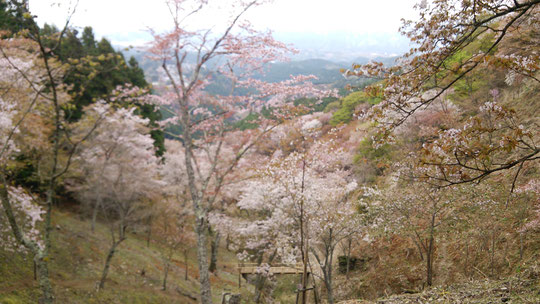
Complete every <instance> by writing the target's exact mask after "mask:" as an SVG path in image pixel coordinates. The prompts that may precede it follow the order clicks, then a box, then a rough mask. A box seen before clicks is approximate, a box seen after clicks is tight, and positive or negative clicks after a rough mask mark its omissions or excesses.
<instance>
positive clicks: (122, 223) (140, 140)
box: [70, 102, 163, 289]
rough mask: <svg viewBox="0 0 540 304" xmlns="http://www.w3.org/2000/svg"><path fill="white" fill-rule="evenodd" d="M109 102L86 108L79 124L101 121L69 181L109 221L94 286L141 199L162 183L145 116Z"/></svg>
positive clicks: (136, 217) (139, 211)
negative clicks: (76, 173) (102, 262)
mask: <svg viewBox="0 0 540 304" xmlns="http://www.w3.org/2000/svg"><path fill="white" fill-rule="evenodd" d="M111 108H112V106H111V105H108V104H105V103H103V102H101V103H95V104H93V105H92V106H90V108H88V109H87V110H86V112H87V114H86V116H88V117H87V118H86V119H83V120H82V122H81V123H82V124H85V123H88V121H90V122H92V121H94V120H99V119H101V120H102V121H101V123H100V125H99V127H97V128H96V130H95V131H94V132H93V134H92V135H91V136H90V137H89V138H88V139H87V140H86V142H85V143H84V144H82V145H81V147H80V153H79V154H78V155H77V157H76V161H77V162H78V163H79V168H80V170H81V171H80V174H81V175H82V176H83V179H82V180H81V181H80V182H79V183H77V184H75V185H72V186H71V187H70V188H71V190H72V191H74V192H75V193H76V195H77V196H79V198H80V199H81V200H82V201H85V200H86V201H91V202H94V205H95V208H99V209H101V210H102V214H103V215H104V216H105V218H106V221H107V223H108V224H109V226H110V232H111V247H110V249H109V251H108V254H107V258H106V260H105V266H104V269H103V273H102V276H101V280H100V282H99V289H102V288H104V286H105V280H106V278H107V274H108V271H109V267H110V262H111V260H112V258H113V255H114V253H115V251H116V249H117V247H118V246H119V245H120V244H121V243H122V242H123V241H124V240H125V239H126V237H127V235H126V231H127V229H128V228H129V227H130V226H132V225H133V224H134V223H136V222H138V221H141V220H142V219H143V218H144V217H145V216H147V212H143V211H144V209H148V206H147V205H145V203H146V202H147V201H148V200H151V199H152V198H153V197H155V196H156V195H158V194H159V193H160V189H159V188H160V187H161V186H163V183H162V182H161V181H160V180H159V176H158V172H159V170H158V169H159V159H158V158H157V157H156V156H155V150H154V146H153V140H152V138H151V136H150V135H149V131H148V130H147V128H146V127H145V125H147V120H146V119H142V118H140V117H139V116H137V115H135V114H134V111H135V108H131V109H127V108H119V109H116V110H113V109H111ZM107 113H109V114H108V115H106V116H105V114H107ZM104 116H105V117H104ZM102 117H104V118H102Z"/></svg>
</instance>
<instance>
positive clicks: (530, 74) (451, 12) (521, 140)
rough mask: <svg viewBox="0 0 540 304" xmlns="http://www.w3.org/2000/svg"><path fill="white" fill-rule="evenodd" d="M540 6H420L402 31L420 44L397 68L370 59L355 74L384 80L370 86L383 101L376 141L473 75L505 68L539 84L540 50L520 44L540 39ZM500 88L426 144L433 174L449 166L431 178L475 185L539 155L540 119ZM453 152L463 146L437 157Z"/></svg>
mask: <svg viewBox="0 0 540 304" xmlns="http://www.w3.org/2000/svg"><path fill="white" fill-rule="evenodd" d="M539 4H540V2H539V1H537V0H528V1H500V0H482V1H469V0H454V1H446V0H435V1H421V2H420V3H419V4H417V5H416V8H417V10H418V12H419V18H418V20H417V21H414V22H412V21H407V22H404V25H403V27H402V28H401V31H402V33H403V34H405V35H407V36H408V37H409V38H410V39H411V41H412V42H413V43H414V47H413V48H412V49H411V50H410V51H409V52H408V53H407V54H405V55H404V56H403V57H402V58H401V61H400V63H399V64H398V65H396V66H394V67H391V68H386V67H384V66H383V65H382V64H380V63H370V64H368V65H364V66H361V65H355V66H353V69H352V70H351V71H348V73H349V74H354V75H368V76H373V77H378V78H381V79H384V80H385V81H384V83H377V84H375V85H373V86H370V87H369V88H368V89H367V91H368V92H369V93H371V94H374V95H377V96H380V97H381V98H382V99H383V101H382V102H381V103H380V104H378V105H376V106H375V107H373V108H372V109H371V110H370V112H369V114H368V117H369V118H371V119H373V120H375V121H377V122H378V126H377V128H378V130H379V135H382V136H379V137H377V138H378V139H384V140H387V139H391V138H392V131H393V130H394V129H395V128H396V127H398V126H399V125H401V124H403V123H404V122H405V121H406V120H408V119H410V118H411V116H412V115H413V114H414V113H415V112H418V111H420V110H422V109H425V108H426V107H428V106H431V105H432V104H433V103H434V102H435V101H437V100H440V99H444V98H446V95H447V94H448V93H451V92H453V91H454V90H456V89H459V85H460V83H461V82H463V81H465V82H470V79H469V78H471V77H474V73H478V72H483V73H493V72H494V71H502V72H504V73H506V77H505V78H506V79H505V81H506V83H507V84H509V85H511V84H513V83H514V82H515V81H516V79H517V78H516V77H517V76H519V77H518V78H522V79H526V80H527V81H528V83H529V84H530V85H533V86H537V85H538V83H539V80H538V76H537V71H538V66H539V64H540V57H539V56H538V52H536V51H535V50H533V49H534V48H519V47H516V46H517V45H528V44H531V45H537V44H538V43H539V40H538V37H539V36H538V20H539V17H538V14H539V9H538V8H539V6H538V5H539ZM523 31H526V32H527V33H530V35H524V34H523ZM503 77H504V76H503ZM522 81H523V82H525V80H522ZM469 86H470V84H469ZM496 89H497V88H493V90H492V93H491V95H492V96H485V100H487V102H486V103H485V104H484V105H483V106H481V108H480V109H475V111H478V110H479V112H480V113H479V115H475V116H474V117H472V118H471V120H470V121H468V122H466V123H465V124H463V126H462V127H461V128H456V129H450V130H445V131H441V132H440V133H441V134H439V136H440V139H439V140H438V141H437V143H434V144H429V145H426V146H425V147H424V148H425V149H424V152H425V153H426V154H431V155H430V156H429V157H428V158H429V160H428V161H426V162H424V164H426V165H428V166H430V167H433V168H432V169H433V171H435V170H442V171H441V172H439V173H440V174H437V175H436V176H434V175H429V177H430V178H432V177H433V178H434V179H433V180H432V181H434V182H438V183H439V185H441V186H445V185H453V184H456V183H466V182H475V181H479V180H482V179H484V178H485V177H487V176H489V175H491V174H493V173H498V172H500V171H503V170H509V169H512V168H517V169H516V176H517V175H519V173H520V169H519V168H520V167H521V166H522V164H523V163H524V162H531V161H534V160H536V159H538V153H539V152H540V149H539V147H538V146H537V145H536V144H535V142H537V140H538V138H537V136H536V135H535V134H534V131H533V130H534V128H535V127H536V126H535V124H531V123H530V122H529V123H527V119H525V118H524V117H520V116H518V115H516V113H515V112H514V110H512V109H511V108H510V107H508V106H507V105H504V104H502V103H501V102H500V101H499V100H497V97H499V96H498V95H499V93H498V91H497V90H496ZM469 91H470V90H469ZM499 120H500V121H499ZM513 138H515V139H513ZM443 143H444V144H446V145H444V146H443ZM473 146H474V147H473ZM441 149H442V150H441ZM453 149H456V150H457V153H456V154H455V155H454V156H452V155H450V154H454V153H453V152H451V153H450V154H449V155H447V158H446V159H444V160H442V159H441V161H435V160H434V158H436V157H437V156H436V155H439V154H440V153H441V152H442V151H447V152H448V151H450V150H453ZM433 155H435V156H433ZM448 158H450V159H452V160H451V161H450V160H449V159H448ZM472 162H476V163H475V164H473V163H472ZM450 171H454V172H450Z"/></svg>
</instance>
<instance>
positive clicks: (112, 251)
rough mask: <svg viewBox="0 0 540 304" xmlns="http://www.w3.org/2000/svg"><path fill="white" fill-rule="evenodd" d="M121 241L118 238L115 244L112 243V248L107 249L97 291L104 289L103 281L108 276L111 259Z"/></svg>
mask: <svg viewBox="0 0 540 304" xmlns="http://www.w3.org/2000/svg"><path fill="white" fill-rule="evenodd" d="M123 240H124V239H123V238H120V239H119V240H118V241H117V242H115V241H113V243H112V246H111V248H110V249H109V253H108V254H107V258H106V259H105V267H103V272H102V273H101V280H100V281H99V287H98V290H101V289H103V288H105V280H107V275H108V274H109V267H110V265H111V260H112V257H113V255H114V253H115V251H116V247H118V245H120V243H121V242H122V241H123Z"/></svg>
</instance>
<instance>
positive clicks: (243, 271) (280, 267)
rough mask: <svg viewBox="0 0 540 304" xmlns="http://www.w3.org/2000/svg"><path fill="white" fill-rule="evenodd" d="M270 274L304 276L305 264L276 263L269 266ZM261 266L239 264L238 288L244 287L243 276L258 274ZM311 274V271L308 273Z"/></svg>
mask: <svg viewBox="0 0 540 304" xmlns="http://www.w3.org/2000/svg"><path fill="white" fill-rule="evenodd" d="M269 266H270V268H269V269H268V272H269V273H270V274H302V273H304V270H303V268H304V267H303V264H302V263H297V264H292V265H291V264H280V263H274V264H270V265H269ZM260 267H261V266H260V265H259V264H257V263H238V266H237V269H238V286H239V287H240V286H241V285H242V275H248V274H257V273H258V272H257V270H258V269H259V268H260ZM308 274H309V271H308Z"/></svg>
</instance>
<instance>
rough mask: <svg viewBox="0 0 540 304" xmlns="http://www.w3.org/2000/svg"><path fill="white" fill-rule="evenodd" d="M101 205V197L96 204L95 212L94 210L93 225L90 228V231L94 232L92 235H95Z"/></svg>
mask: <svg viewBox="0 0 540 304" xmlns="http://www.w3.org/2000/svg"><path fill="white" fill-rule="evenodd" d="M100 205H101V197H99V196H98V199H97V200H96V203H95V204H94V210H92V224H91V226H90V230H91V231H92V233H94V231H95V229H96V219H97V215H98V211H99V207H100Z"/></svg>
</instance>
